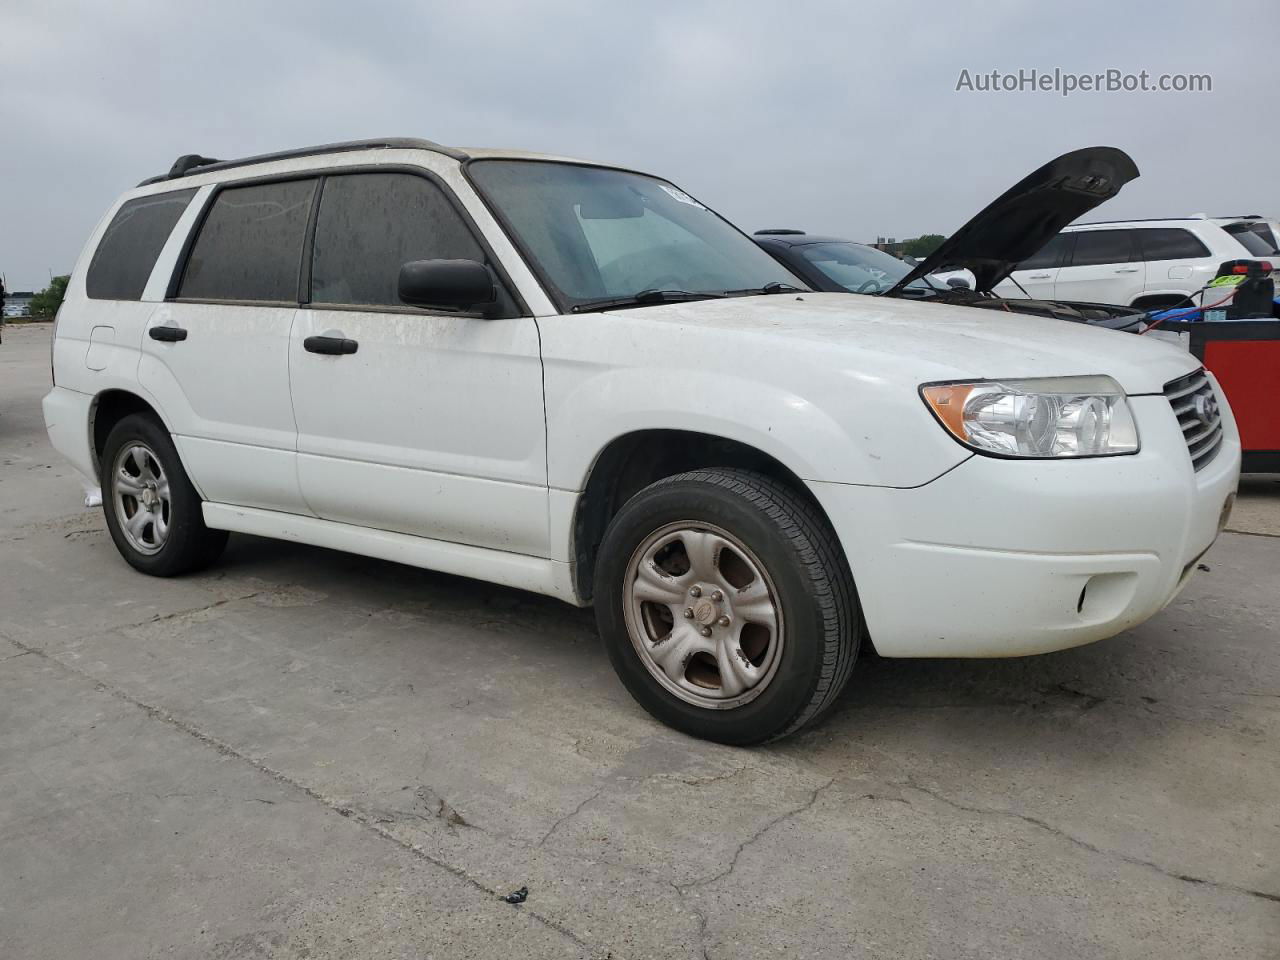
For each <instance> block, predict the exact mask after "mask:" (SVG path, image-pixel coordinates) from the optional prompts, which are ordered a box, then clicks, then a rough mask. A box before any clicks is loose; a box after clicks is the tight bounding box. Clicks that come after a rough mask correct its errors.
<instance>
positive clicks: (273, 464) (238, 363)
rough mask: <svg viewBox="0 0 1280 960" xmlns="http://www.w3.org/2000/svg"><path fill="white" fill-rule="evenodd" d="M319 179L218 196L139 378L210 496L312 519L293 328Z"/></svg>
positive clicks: (157, 316)
mask: <svg viewBox="0 0 1280 960" xmlns="http://www.w3.org/2000/svg"><path fill="white" fill-rule="evenodd" d="M316 187H317V181H316V180H315V179H314V178H309V179H295V180H285V181H280V182H276V183H257V184H253V185H248V186H243V187H236V186H230V187H226V188H223V189H220V190H218V191H217V192H215V193H214V195H213V197H212V199H211V201H210V206H209V210H208V213H207V214H206V215H205V217H204V220H203V223H202V225H201V226H200V228H199V229H200V232H199V234H198V235H197V236H196V238H195V243H194V244H193V246H192V247H191V253H190V255H189V257H188V258H187V262H186V265H185V268H182V267H180V269H182V276H181V278H180V280H179V285H178V289H177V296H176V297H175V298H173V299H170V300H168V301H167V302H165V303H163V304H161V305H159V306H158V307H157V308H156V309H155V311H154V312H153V313H152V315H151V317H150V319H149V321H148V324H147V332H146V334H145V335H144V336H143V338H142V360H141V363H140V364H139V367H138V379H139V382H140V383H141V384H142V385H143V386H144V387H145V388H146V389H147V390H148V391H149V392H150V393H151V395H152V396H153V397H155V399H156V401H157V403H158V404H159V407H160V409H161V410H162V411H163V413H164V415H165V419H166V420H167V421H168V423H169V427H170V428H171V429H172V430H173V432H174V438H175V442H176V444H177V446H178V449H179V451H180V452H181V455H182V460H183V464H184V465H185V466H186V468H187V472H188V473H189V474H190V475H191V478H192V480H193V481H194V482H195V484H196V486H197V487H198V489H199V490H200V492H201V493H202V494H203V495H204V497H205V499H207V500H211V501H215V502H219V503H230V504H236V505H238V506H248V507H260V508H263V509H267V510H282V511H286V512H290V513H306V512H307V510H306V507H305V506H304V504H303V502H302V496H301V493H300V491H299V488H298V479H297V464H296V460H297V457H296V453H295V446H296V442H297V430H296V428H295V426H294V422H293V404H292V401H291V397H290V395H289V332H290V327H291V326H292V323H293V316H294V313H295V312H296V311H297V307H298V264H299V260H300V257H301V254H302V248H303V241H304V239H305V236H306V229H307V219H308V216H309V213H310V210H311V205H312V201H313V198H314V195H315V190H316Z"/></svg>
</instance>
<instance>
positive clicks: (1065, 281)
mask: <svg viewBox="0 0 1280 960" xmlns="http://www.w3.org/2000/svg"><path fill="white" fill-rule="evenodd" d="M1264 227H1265V228H1266V233H1267V235H1268V236H1270V233H1271V231H1270V228H1269V226H1268V224H1267V221H1266V220H1262V219H1261V218H1254V217H1240V218H1219V219H1209V218H1207V217H1186V218H1182V219H1170V220H1115V221H1108V222H1099V223H1082V224H1077V225H1074V226H1070V227H1067V228H1065V229H1064V230H1063V231H1062V232H1061V233H1059V234H1058V235H1057V236H1055V237H1054V238H1053V239H1052V240H1050V241H1049V242H1048V244H1046V245H1045V246H1044V248H1043V249H1041V250H1040V252H1039V253H1037V254H1035V255H1034V256H1032V257H1029V258H1028V259H1026V260H1024V261H1022V262H1021V263H1020V264H1019V265H1018V268H1017V269H1016V270H1014V271H1013V274H1012V275H1011V277H1010V278H1009V279H1007V280H1005V281H1004V282H1003V283H1001V284H999V285H998V286H997V287H996V288H995V292H996V293H998V294H999V295H1000V296H1002V297H1010V298H1013V297H1021V296H1028V295H1029V296H1030V297H1031V298H1032V299H1036V300H1085V301H1093V302H1095V303H1111V304H1119V305H1121V306H1133V307H1140V308H1142V309H1147V310H1153V309H1159V308H1161V307H1170V306H1176V305H1178V304H1186V303H1188V301H1187V297H1190V296H1192V295H1193V294H1195V293H1197V292H1198V291H1200V290H1201V289H1203V288H1204V287H1205V286H1206V285H1207V284H1208V283H1209V281H1211V280H1212V279H1213V278H1214V277H1215V276H1216V275H1217V273H1218V267H1219V266H1220V265H1221V264H1222V263H1223V262H1224V261H1227V260H1249V259H1253V260H1272V259H1276V251H1275V240H1274V237H1271V239H1270V240H1268V239H1267V237H1265V236H1264V235H1263V234H1262V230H1261V228H1264ZM1015 281H1016V282H1015ZM1024 291H1025V292H1024Z"/></svg>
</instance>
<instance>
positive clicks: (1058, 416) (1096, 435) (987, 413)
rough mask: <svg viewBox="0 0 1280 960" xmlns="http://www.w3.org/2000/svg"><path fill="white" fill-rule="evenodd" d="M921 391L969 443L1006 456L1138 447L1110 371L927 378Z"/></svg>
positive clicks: (1105, 452) (1108, 453)
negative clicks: (1032, 377) (964, 379)
mask: <svg viewBox="0 0 1280 960" xmlns="http://www.w3.org/2000/svg"><path fill="white" fill-rule="evenodd" d="M920 394H921V396H923V397H924V400H925V403H927V404H928V405H929V409H931V410H932V411H933V412H934V414H935V415H936V416H937V418H938V420H939V421H940V422H941V423H942V425H943V426H944V427H946V428H947V430H948V431H950V432H951V434H952V435H953V436H954V437H955V438H956V439H957V440H959V441H960V442H961V443H963V444H964V445H965V446H966V447H972V448H973V449H974V450H977V451H978V452H979V453H988V454H995V455H996V456H1001V457H1036V458H1045V457H1112V456H1118V455H1120V454H1125V453H1137V452H1138V428H1137V426H1136V425H1135V424H1134V422H1133V413H1132V412H1131V411H1130V410H1129V401H1128V400H1127V399H1126V398H1125V395H1124V391H1123V390H1122V389H1121V388H1120V384H1118V383H1116V382H1115V381H1114V380H1112V379H1111V378H1110V377H1046V378H1044V379H1039V380H975V381H972V382H969V383H939V384H926V385H925V386H923V387H921V388H920Z"/></svg>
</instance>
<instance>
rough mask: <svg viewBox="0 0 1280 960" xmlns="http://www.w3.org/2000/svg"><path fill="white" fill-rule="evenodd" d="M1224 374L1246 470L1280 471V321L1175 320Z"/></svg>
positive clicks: (1210, 365)
mask: <svg viewBox="0 0 1280 960" xmlns="http://www.w3.org/2000/svg"><path fill="white" fill-rule="evenodd" d="M1161 329H1163V330H1169V331H1177V332H1179V333H1185V334H1187V335H1188V337H1189V338H1190V344H1189V346H1190V349H1191V352H1192V353H1193V354H1194V355H1195V356H1196V357H1197V358H1198V359H1199V360H1200V362H1201V363H1203V364H1204V365H1205V369H1207V370H1208V371H1209V372H1210V373H1212V374H1213V375H1214V376H1215V377H1217V378H1218V382H1219V383H1220V384H1222V390H1223V392H1224V393H1226V395H1227V402H1228V403H1230V404H1231V410H1232V412H1233V413H1234V414H1235V417H1236V423H1237V424H1238V425H1239V427H1240V443H1241V446H1243V448H1244V464H1243V470H1244V472H1245V473H1280V320H1218V321H1203V320H1197V321H1193V322H1186V321H1181V322H1179V321H1171V322H1168V323H1163V324H1161Z"/></svg>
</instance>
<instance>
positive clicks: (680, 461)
mask: <svg viewBox="0 0 1280 960" xmlns="http://www.w3.org/2000/svg"><path fill="white" fill-rule="evenodd" d="M701 467H737V468H740V469H745V470H753V471H755V472H757V473H761V474H764V475H765V476H768V477H771V478H773V479H774V480H777V481H778V482H780V483H782V484H784V485H786V486H787V487H788V488H790V489H792V490H794V491H795V492H796V494H797V496H800V497H803V498H804V499H805V500H806V501H807V502H809V503H810V504H812V505H813V507H814V509H815V510H816V511H817V512H818V514H819V515H820V516H821V517H822V519H823V520H824V521H825V522H827V523H828V524H829V523H830V520H829V518H828V517H827V514H826V512H825V511H824V510H823V508H822V505H821V504H820V503H818V500H817V498H816V497H814V496H813V494H812V492H811V491H810V490H809V488H808V486H807V485H806V484H805V482H804V481H803V480H802V479H801V478H800V476H799V474H797V473H796V472H795V471H794V470H793V469H791V468H790V467H789V466H787V465H786V464H785V463H783V462H782V461H781V460H779V459H778V458H776V457H774V456H772V455H771V454H769V453H766V452H764V451H763V450H760V449H759V448H757V447H754V446H752V445H750V444H748V443H744V442H743V441H741V440H735V439H732V438H730V437H723V436H717V435H715V434H709V433H700V432H696V431H690V430H670V429H643V430H634V431H631V432H629V433H625V434H621V435H619V436H617V437H614V438H613V439H612V440H610V441H609V443H608V444H606V445H605V447H604V448H603V449H601V450H600V451H599V452H598V453H597V454H596V457H595V459H594V460H593V461H592V463H591V466H590V468H589V470H588V473H587V477H586V482H585V483H584V485H583V489H582V494H581V495H580V496H579V497H578V502H577V507H576V509H575V511H574V518H573V526H572V531H571V535H572V545H571V553H570V555H571V556H572V557H573V559H574V561H575V573H574V581H575V584H574V585H575V587H576V589H577V591H578V595H579V596H580V597H582V599H583V600H584V601H586V602H590V600H591V595H592V584H593V581H594V576H595V565H596V558H597V554H598V551H599V548H600V542H601V540H602V539H603V538H604V532H605V530H606V528H607V527H608V526H609V521H610V520H612V519H613V517H614V515H615V514H617V512H618V510H619V509H620V508H621V507H622V505H623V504H624V503H626V502H627V501H628V500H630V499H631V498H632V497H633V496H635V495H636V494H637V493H639V492H640V491H641V490H643V489H644V488H645V487H647V486H649V484H651V483H655V482H656V481H658V480H661V479H663V478H665V477H670V476H674V475H676V474H679V473H685V472H687V471H689V470H695V469H698V468H701Z"/></svg>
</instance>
